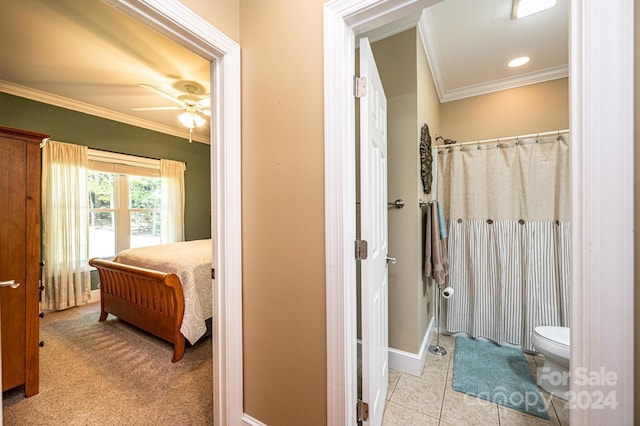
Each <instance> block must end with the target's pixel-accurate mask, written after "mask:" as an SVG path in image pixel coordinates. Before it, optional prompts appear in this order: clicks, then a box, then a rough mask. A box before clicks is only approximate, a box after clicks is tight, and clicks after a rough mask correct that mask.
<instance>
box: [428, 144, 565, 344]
mask: <svg viewBox="0 0 640 426" xmlns="http://www.w3.org/2000/svg"><path fill="white" fill-rule="evenodd" d="M568 142H569V136H568V134H563V135H560V134H559V135H557V136H553V137H548V138H532V139H523V140H515V141H512V142H511V143H504V142H503V143H498V142H496V143H494V144H482V145H478V146H469V145H466V146H458V147H456V146H455V145H453V146H450V147H448V148H442V149H440V150H439V151H438V162H437V163H438V197H439V198H440V200H441V201H442V206H443V209H444V215H445V218H446V219H447V222H448V225H447V226H448V230H449V241H448V243H449V247H448V248H449V268H450V271H449V276H448V280H449V282H448V285H450V286H451V287H453V288H454V290H455V293H454V295H453V297H451V298H450V299H448V300H446V301H445V302H444V303H443V309H442V315H443V316H442V318H441V323H442V324H443V329H444V330H446V331H447V332H450V333H456V332H463V333H467V334H469V335H471V336H473V337H484V338H487V339H490V340H492V341H495V342H497V343H500V344H502V343H505V342H506V343H511V344H514V345H518V346H521V347H522V348H523V349H525V350H530V351H533V346H532V345H531V333H532V332H533V329H534V328H535V327H537V326H540V325H559V326H569V285H570V268H569V266H570V265H569V259H570V224H569V218H570V174H569V152H568V149H569V144H568Z"/></svg>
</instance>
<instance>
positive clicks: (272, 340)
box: [240, 0, 327, 425]
mask: <svg viewBox="0 0 640 426" xmlns="http://www.w3.org/2000/svg"><path fill="white" fill-rule="evenodd" d="M323 3H324V0H305V1H290V0H256V1H242V2H240V23H241V25H240V44H241V46H242V203H243V208H242V227H243V241H242V244H243V307H244V312H243V321H244V324H243V326H244V329H243V332H244V403H245V411H246V412H247V413H248V414H249V415H251V416H253V417H254V418H256V419H258V420H260V421H261V422H263V423H266V424H268V425H300V424H305V425H325V424H326V419H327V415H326V412H327V403H326V401H327V396H326V395H327V376H326V365H327V362H326V360H327V347H326V327H325V317H326V315H325V262H324V139H323V126H324V124H323V123H324V121H323V120H324V117H323V62H322V52H323V41H322V34H323V30H322V6H323Z"/></svg>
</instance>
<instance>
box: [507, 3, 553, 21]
mask: <svg viewBox="0 0 640 426" xmlns="http://www.w3.org/2000/svg"><path fill="white" fill-rule="evenodd" d="M556 1H557V0H513V8H512V11H511V19H518V18H524V17H525V16H529V15H533V14H534V13H538V12H542V11H543V10H547V9H551V8H552V7H553V6H555V5H556Z"/></svg>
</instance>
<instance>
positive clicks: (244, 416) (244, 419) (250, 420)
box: [242, 413, 267, 426]
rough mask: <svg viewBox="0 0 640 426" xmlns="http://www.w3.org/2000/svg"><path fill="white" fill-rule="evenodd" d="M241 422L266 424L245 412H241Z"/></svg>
mask: <svg viewBox="0 0 640 426" xmlns="http://www.w3.org/2000/svg"><path fill="white" fill-rule="evenodd" d="M242 424H244V425H247V426H267V425H266V424H265V423H262V422H261V421H260V420H258V419H254V418H253V417H251V416H250V415H248V414H247V413H242Z"/></svg>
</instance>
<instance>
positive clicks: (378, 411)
mask: <svg viewBox="0 0 640 426" xmlns="http://www.w3.org/2000/svg"><path fill="white" fill-rule="evenodd" d="M360 76H361V77H364V78H365V79H366V95H365V96H364V97H361V99H360V221H361V222H360V223H361V233H360V238H361V239H362V240H365V241H367V245H368V256H367V258H366V259H365V260H362V261H361V268H362V295H361V303H362V400H363V401H364V402H366V403H368V404H369V420H368V422H365V424H371V425H376V426H377V425H380V424H382V415H383V413H384V402H385V398H386V394H387V387H388V386H389V382H388V377H389V363H388V359H389V357H388V353H387V346H388V338H387V330H388V327H387V324H388V303H387V299H388V298H387V294H388V286H387V283H388V274H387V252H388V246H389V245H388V238H387V99H386V97H385V95H384V90H383V88H382V83H381V81H380V75H379V74H378V70H377V68H376V63H375V60H374V58H373V53H372V52H371V46H370V45H369V39H367V38H363V39H361V40H360Z"/></svg>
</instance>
